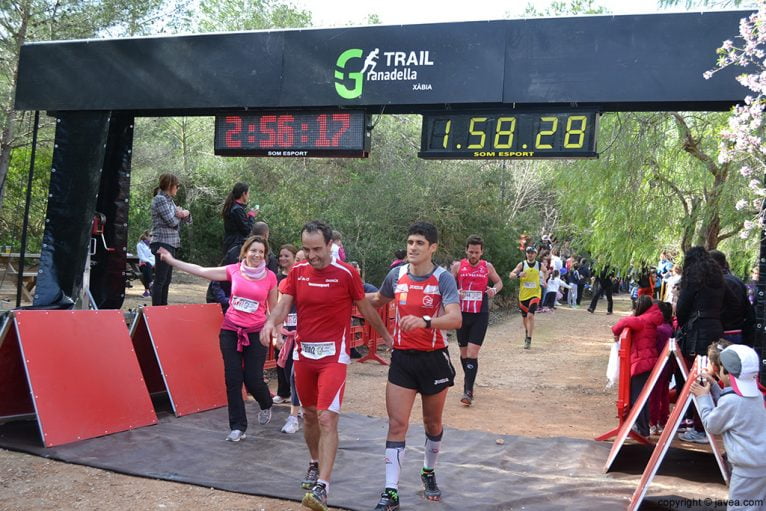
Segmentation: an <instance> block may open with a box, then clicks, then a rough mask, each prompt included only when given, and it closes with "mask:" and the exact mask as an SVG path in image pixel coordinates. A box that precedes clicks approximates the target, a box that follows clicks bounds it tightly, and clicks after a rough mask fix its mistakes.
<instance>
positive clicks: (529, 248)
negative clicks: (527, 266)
mask: <svg viewBox="0 0 766 511" xmlns="http://www.w3.org/2000/svg"><path fill="white" fill-rule="evenodd" d="M527 252H537V249H536V248H535V247H527Z"/></svg>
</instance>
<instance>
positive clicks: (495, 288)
mask: <svg viewBox="0 0 766 511" xmlns="http://www.w3.org/2000/svg"><path fill="white" fill-rule="evenodd" d="M465 255H466V257H465V259H463V260H462V261H460V263H458V264H456V265H455V268H454V269H453V272H452V274H453V275H454V276H455V279H456V280H457V287H458V290H459V293H460V310H461V312H462V314H463V326H461V327H460V328H459V329H458V330H457V344H458V346H459V347H460V363H461V364H462V365H463V374H464V382H463V397H462V398H461V399H460V402H461V403H463V404H464V405H465V406H471V403H473V385H474V382H475V381H476V375H477V374H478V372H479V350H480V349H481V345H482V344H483V343H484V336H485V335H486V334H487V327H488V326H489V299H490V298H492V297H494V296H495V295H496V294H497V293H499V292H500V290H501V289H503V279H501V278H500V275H498V274H497V271H495V267H494V266H492V263H490V262H489V261H486V260H484V259H482V256H483V255H484V240H482V239H481V237H480V236H477V235H475V234H472V235H471V236H469V237H468V240H467V241H466V243H465ZM490 280H491V281H492V287H490V286H489V281H490Z"/></svg>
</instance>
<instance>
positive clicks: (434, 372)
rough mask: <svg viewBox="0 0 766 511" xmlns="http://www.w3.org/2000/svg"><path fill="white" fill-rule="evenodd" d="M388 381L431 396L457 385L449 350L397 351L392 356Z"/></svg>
mask: <svg viewBox="0 0 766 511" xmlns="http://www.w3.org/2000/svg"><path fill="white" fill-rule="evenodd" d="M388 381H390V382H391V383H393V384H394V385H398V386H400V387H404V388H405V389H414V390H417V391H418V392H420V393H421V394H423V395H425V396H430V395H432V394H438V393H439V392H441V391H442V390H444V389H446V388H447V387H451V386H453V385H454V384H455V368H454V367H452V362H450V359H449V352H448V351H447V348H442V349H440V350H436V351H419V350H397V349H395V350H394V352H393V353H392V354H391V366H390V367H389V368H388Z"/></svg>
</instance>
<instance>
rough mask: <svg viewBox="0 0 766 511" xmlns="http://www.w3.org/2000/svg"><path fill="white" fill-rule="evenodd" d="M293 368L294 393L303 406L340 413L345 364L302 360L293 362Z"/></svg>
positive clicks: (344, 380) (344, 382)
mask: <svg viewBox="0 0 766 511" xmlns="http://www.w3.org/2000/svg"><path fill="white" fill-rule="evenodd" d="M293 368H294V371H295V391H296V392H297V393H298V399H300V402H301V404H302V405H303V406H306V407H310V406H315V407H316V409H317V410H329V411H331V412H335V413H340V406H341V403H342V402H343V391H344V390H345V388H346V369H347V368H348V365H347V364H342V363H340V362H327V361H323V360H310V359H303V358H302V359H300V360H295V361H293Z"/></svg>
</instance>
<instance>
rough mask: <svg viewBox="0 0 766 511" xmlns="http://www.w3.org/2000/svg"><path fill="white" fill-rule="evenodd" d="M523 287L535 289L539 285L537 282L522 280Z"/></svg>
mask: <svg viewBox="0 0 766 511" xmlns="http://www.w3.org/2000/svg"><path fill="white" fill-rule="evenodd" d="M524 287H525V288H527V289H535V288H536V287H540V286H539V285H538V284H537V282H524Z"/></svg>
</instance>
